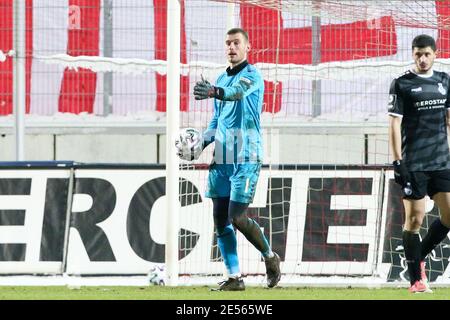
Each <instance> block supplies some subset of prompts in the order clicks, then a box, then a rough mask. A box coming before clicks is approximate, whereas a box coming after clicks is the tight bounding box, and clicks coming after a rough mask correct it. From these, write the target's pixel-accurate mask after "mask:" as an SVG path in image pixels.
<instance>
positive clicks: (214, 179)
mask: <svg viewBox="0 0 450 320" xmlns="http://www.w3.org/2000/svg"><path fill="white" fill-rule="evenodd" d="M260 170H261V164H260V163H239V164H217V163H214V164H212V165H211V166H210V167H209V174H208V185H207V189H206V194H205V196H206V197H207V198H226V197H230V200H231V201H235V202H242V203H251V202H252V201H253V197H254V196H255V191H256V184H257V183H258V178H259V172H260Z"/></svg>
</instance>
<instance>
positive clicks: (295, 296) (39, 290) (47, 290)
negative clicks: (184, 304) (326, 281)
mask: <svg viewBox="0 0 450 320" xmlns="http://www.w3.org/2000/svg"><path fill="white" fill-rule="evenodd" d="M210 289H211V287H207V286H199V287H187V286H181V287H168V286H166V287H164V286H148V287H136V286H134V287H128V286H119V287H108V286H98V287H88V286H86V287H81V288H80V289H69V288H68V287H65V286H45V287H44V286H1V287H0V300H448V299H450V288H444V287H438V288H433V290H434V293H432V294H425V293H423V294H411V293H409V292H408V290H407V289H406V288H305V287H277V288H273V289H267V288H263V287H247V289H246V290H245V291H241V292H212V291H210Z"/></svg>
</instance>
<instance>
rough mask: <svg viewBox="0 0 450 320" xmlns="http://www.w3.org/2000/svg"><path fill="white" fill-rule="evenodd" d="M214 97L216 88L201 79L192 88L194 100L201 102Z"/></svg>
mask: <svg viewBox="0 0 450 320" xmlns="http://www.w3.org/2000/svg"><path fill="white" fill-rule="evenodd" d="M215 96H216V87H214V86H213V85H211V83H209V81H208V80H205V79H203V77H202V81H198V82H197V83H196V84H195V86H194V97H195V100H203V99H208V98H214V97H215Z"/></svg>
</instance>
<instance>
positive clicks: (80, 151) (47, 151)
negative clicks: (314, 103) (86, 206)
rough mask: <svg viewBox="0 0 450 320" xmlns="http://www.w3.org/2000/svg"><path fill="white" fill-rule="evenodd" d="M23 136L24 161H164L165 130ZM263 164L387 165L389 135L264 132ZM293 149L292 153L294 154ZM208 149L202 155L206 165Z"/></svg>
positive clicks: (2, 156)
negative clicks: (160, 131) (150, 132)
mask: <svg viewBox="0 0 450 320" xmlns="http://www.w3.org/2000/svg"><path fill="white" fill-rule="evenodd" d="M90 131H91V132H93V133H82V132H81V131H80V132H75V133H61V134H47V133H45V131H44V132H43V133H35V134H34V133H33V134H27V135H26V138H25V144H26V146H27V148H26V150H25V160H26V161H50V160H54V161H64V160H72V161H77V162H104V163H108V162H109V163H124V164H126V163H145V164H161V163H165V157H166V155H165V152H166V150H165V143H166V137H165V135H164V134H158V133H155V134H147V133H135V134H133V133H126V134H124V133H121V132H120V131H117V132H105V133H102V132H99V133H95V132H96V131H99V129H96V128H92V129H90ZM264 141H265V143H264V152H265V163H290V164H308V163H312V164H342V163H346V164H380V165H382V164H386V163H389V162H390V161H389V156H388V155H389V153H388V151H389V150H388V137H387V134H364V133H357V134H340V135H339V134H338V135H336V134H334V133H330V134H328V133H327V134H320V133H319V134H297V133H277V134H275V135H271V134H270V133H267V134H265V136H264ZM0 149H1V150H2V152H1V153H0V161H13V160H15V153H14V150H15V149H14V136H13V135H11V134H2V135H0ZM293 150H294V152H293ZM211 153H212V152H209V151H207V152H205V155H204V156H203V157H202V158H201V159H200V160H201V161H203V162H206V163H209V161H210V156H211Z"/></svg>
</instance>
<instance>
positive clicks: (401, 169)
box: [392, 160, 411, 195]
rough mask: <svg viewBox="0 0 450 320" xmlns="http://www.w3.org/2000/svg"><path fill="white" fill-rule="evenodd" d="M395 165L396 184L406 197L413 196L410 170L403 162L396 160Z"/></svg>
mask: <svg viewBox="0 0 450 320" xmlns="http://www.w3.org/2000/svg"><path fill="white" fill-rule="evenodd" d="M392 164H393V165H394V178H395V182H396V183H398V184H399V185H400V186H401V187H402V188H403V192H404V193H405V194H406V195H410V194H411V176H410V174H409V171H408V168H406V166H405V164H404V163H403V161H402V160H395V161H394V162H393V163H392Z"/></svg>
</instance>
